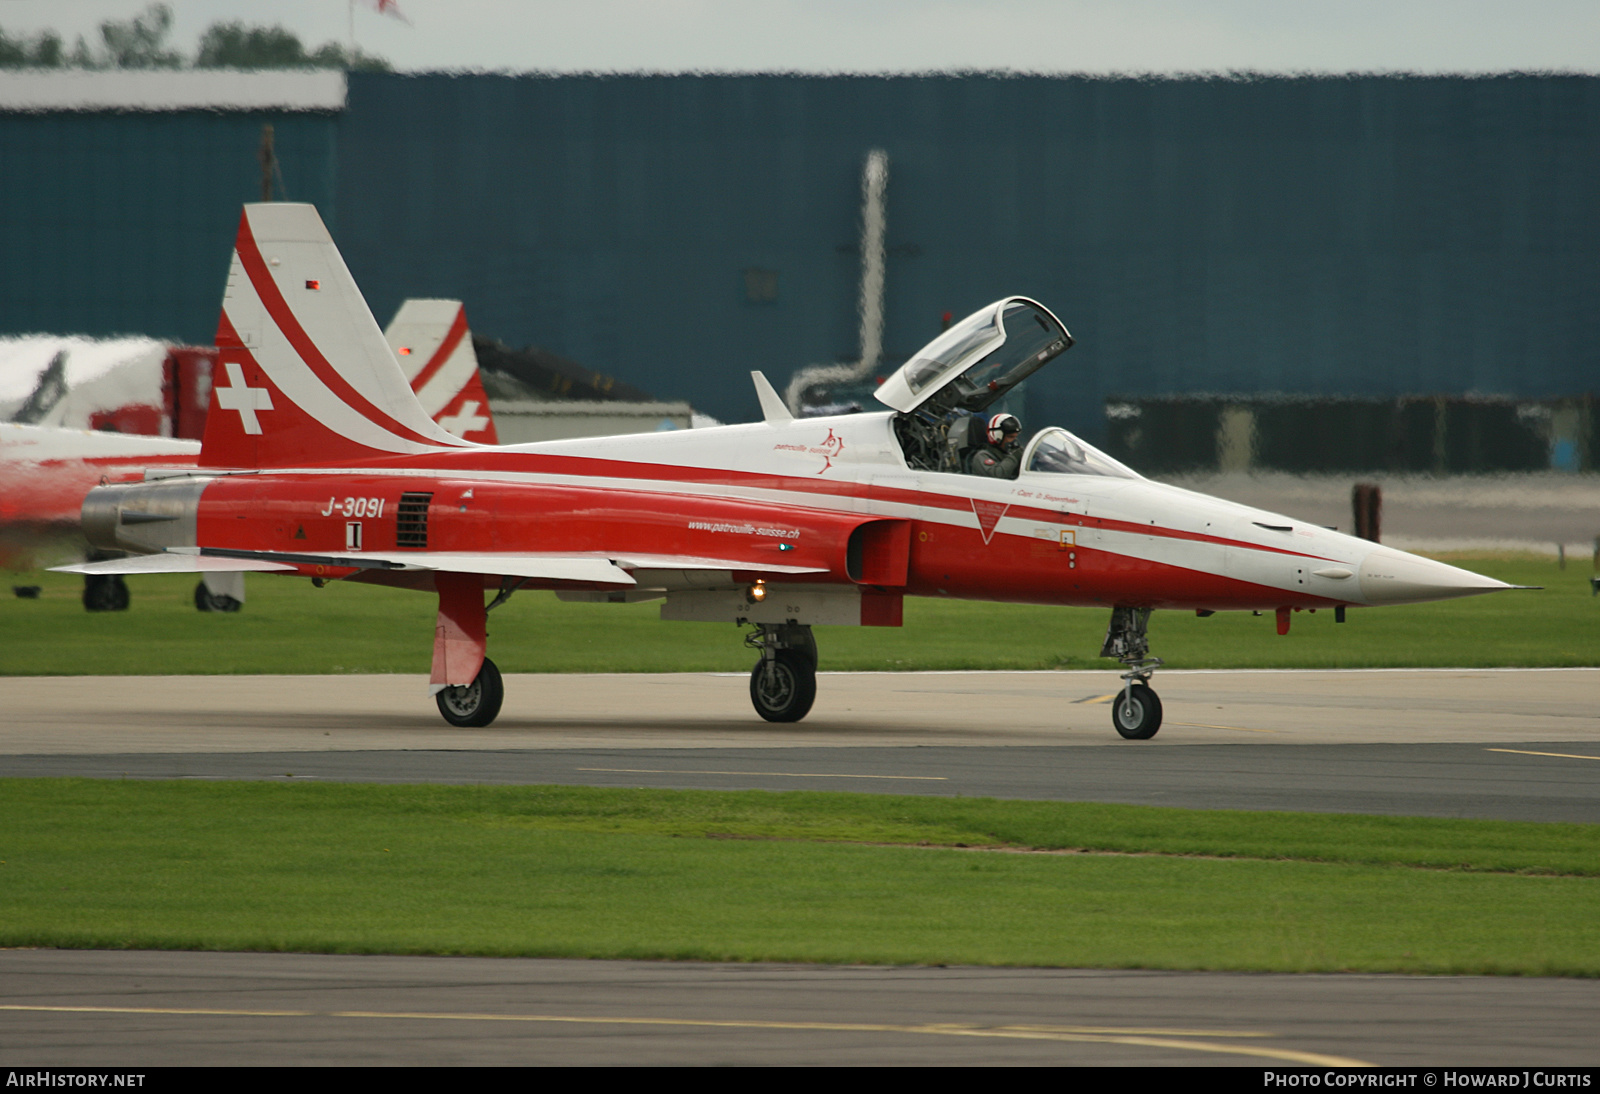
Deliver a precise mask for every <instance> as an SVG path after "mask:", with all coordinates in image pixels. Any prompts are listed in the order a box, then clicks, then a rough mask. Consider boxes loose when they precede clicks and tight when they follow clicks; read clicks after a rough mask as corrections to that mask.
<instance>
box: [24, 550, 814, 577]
mask: <svg viewBox="0 0 1600 1094" xmlns="http://www.w3.org/2000/svg"><path fill="white" fill-rule="evenodd" d="M300 566H329V567H336V568H341V569H357V570H411V571H417V570H433V571H438V572H441V573H458V574H496V575H499V576H502V577H528V578H540V579H543V580H546V581H582V582H591V583H595V584H601V585H634V584H637V582H636V581H635V580H634V578H633V576H632V575H631V574H629V573H628V571H629V570H740V571H749V570H759V571H761V572H771V573H784V574H806V573H823V572H825V571H824V570H823V569H821V568H819V567H815V566H784V565H777V564H772V563H761V564H760V565H752V564H751V563H749V562H742V561H739V560H736V559H717V558H701V557H698V556H688V555H661V554H628V555H619V556H616V557H614V558H613V557H608V556H606V555H604V554H584V555H552V554H511V553H491V552H472V553H454V552H444V551H407V552H406V553H404V554H398V553H397V554H372V553H368V552H365V551H363V552H361V553H359V554H355V553H350V554H325V555H323V554H317V555H313V554H296V553H293V552H287V551H239V550H233V549H230V548H224V547H198V548H197V547H177V548H170V549H168V550H167V551H166V552H164V553H162V554H154V555H136V556H134V557H132V558H115V559H110V560H107V561H104V562H84V563H78V564H77V565H73V566H57V567H54V569H55V570H58V571H60V572H62V573H71V574H187V573H196V572H229V571H232V572H240V571H251V570H263V571H265V570H278V571H282V570H294V569H296V568H297V567H300Z"/></svg>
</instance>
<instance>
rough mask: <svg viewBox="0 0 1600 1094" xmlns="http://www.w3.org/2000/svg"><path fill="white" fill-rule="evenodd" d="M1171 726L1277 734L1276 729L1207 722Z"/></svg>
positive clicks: (1180, 723)
mask: <svg viewBox="0 0 1600 1094" xmlns="http://www.w3.org/2000/svg"><path fill="white" fill-rule="evenodd" d="M1164 724H1165V725H1169V726H1190V727H1192V728H1194V729H1234V730H1238V731H1239V732H1240V733H1276V732H1278V731H1277V730H1275V729H1251V728H1250V727H1248V726H1214V725H1210V724H1208V723H1206V722H1166V723H1164Z"/></svg>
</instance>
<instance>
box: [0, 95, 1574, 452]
mask: <svg viewBox="0 0 1600 1094" xmlns="http://www.w3.org/2000/svg"><path fill="white" fill-rule="evenodd" d="M349 88H350V94H349V102H348V107H347V109H346V110H345V112H344V113H343V114H341V115H339V116H338V117H337V119H336V120H335V119H333V118H331V117H327V116H299V117H280V118H277V119H275V121H276V122H277V124H278V127H279V137H278V141H279V149H280V155H281V157H282V161H283V170H284V174H285V182H286V183H287V186H288V192H289V195H290V196H291V197H293V198H296V199H310V200H314V201H317V202H318V203H319V204H320V205H321V206H322V208H323V211H324V215H325V216H328V219H329V221H330V223H331V224H333V225H334V228H335V234H336V238H338V240H339V242H340V244H341V246H342V247H343V249H344V252H345V255H346V258H347V259H348V261H349V263H350V265H351V268H352V269H353V270H354V272H355V274H356V276H357V278H358V280H359V281H360V282H361V284H362V286H363V288H364V289H365V291H366V293H367V295H368V299H369V301H370V302H371V303H372V305H373V309H374V311H375V312H376V314H377V315H378V316H379V317H380V320H381V319H386V318H387V316H388V315H389V314H391V313H392V311H393V309H394V308H395V307H396V306H397V305H398V304H399V302H400V300H401V299H402V298H403V297H405V296H408V295H450V296H460V297H462V298H463V299H465V300H466V301H467V306H468V314H469V316H470V317H471V319H472V322H473V326H474V329H475V330H476V331H477V332H479V333H480V334H484V335H488V336H491V337H495V338H499V339H502V340H504V341H506V342H508V343H511V344H521V343H536V344H538V345H541V346H545V347H547V348H549V349H551V350H553V351H555V352H557V353H559V354H562V355H564V356H567V357H570V358H572V359H574V360H577V361H579V362H581V363H582V364H583V365H585V366H587V367H589V368H593V369H596V370H599V371H601V372H606V373H610V374H613V375H615V376H617V377H618V378H620V379H622V380H625V381H627V382H628V383H631V384H634V385H635V386H638V387H640V388H643V389H645V390H647V391H650V392H652V393H653V394H655V395H656V396H658V397H661V398H687V399H689V400H691V401H693V402H694V403H695V405H696V406H697V407H699V408H702V409H704V410H706V411H707V412H709V413H711V414H714V415H716V416H718V417H721V418H724V419H729V420H738V419H743V418H749V417H752V416H754V415H755V414H756V403H755V399H754V397H753V395H752V393H751V390H750V384H749V381H748V378H747V376H746V373H747V372H748V370H749V369H751V368H761V369H764V370H766V371H767V373H768V375H769V376H770V377H771V378H772V379H773V380H774V381H775V382H777V383H779V385H780V386H781V385H782V383H783V381H784V380H785V379H786V378H787V377H788V375H789V374H790V373H791V372H792V371H793V370H794V369H796V368H799V367H801V366H803V365H806V364H810V363H817V362H825V361H834V360H838V359H841V358H849V357H851V356H853V355H854V354H855V352H856V349H857V331H856V315H855V301H856V285H857V278H858V276H859V258H858V255H857V252H856V243H857V237H858V231H859V229H858V217H859V207H860V173H861V166H862V161H863V158H864V156H865V155H866V153H867V151H868V150H869V149H871V148H874V147H881V148H884V149H886V150H887V151H888V153H889V156H890V180H889V187H888V266H887V270H888V273H887V324H886V330H885V339H884V343H885V350H886V353H887V354H888V356H889V362H890V363H891V364H892V363H894V362H895V361H896V360H897V359H898V358H900V357H903V356H904V355H905V354H908V353H910V352H912V351H913V350H915V349H916V348H917V346H918V345H920V344H921V343H922V342H923V341H924V340H926V339H927V338H928V337H930V336H931V335H933V334H934V333H936V332H937V331H938V329H939V320H940V316H941V314H942V313H944V312H946V311H952V312H955V313H956V314H957V315H958V316H959V315H961V314H964V313H965V312H967V311H969V310H971V309H973V308H975V307H977V306H979V305H981V304H983V303H985V302H987V301H989V300H992V299H994V298H996V297H998V296H1001V295H1004V294H1007V293H1012V292H1021V293H1026V294H1029V295H1033V296H1037V297H1038V298H1039V299H1041V300H1042V301H1044V302H1045V303H1046V304H1047V305H1049V306H1050V307H1051V308H1053V309H1054V310H1055V311H1057V313H1058V314H1059V315H1061V316H1062V318H1063V319H1064V320H1065V321H1066V323H1067V324H1068V326H1069V327H1070V328H1071V329H1072V330H1073V333H1074V334H1075V335H1077V336H1078V338H1079V340H1080V341H1079V345H1078V346H1077V348H1075V349H1074V350H1073V351H1072V352H1071V353H1070V354H1069V355H1068V356H1067V357H1066V358H1064V359H1063V361H1062V362H1061V367H1059V368H1053V370H1051V371H1049V372H1047V373H1046V374H1045V375H1044V376H1041V377H1040V378H1039V379H1038V380H1036V381H1035V382H1034V383H1033V384H1032V390H1031V391H1030V392H1029V407H1028V413H1029V417H1030V419H1031V421H1030V424H1039V423H1041V422H1042V421H1044V420H1046V419H1049V420H1053V421H1059V422H1062V423H1064V424H1068V425H1070V426H1073V427H1075V428H1079V429H1081V430H1083V431H1085V432H1086V433H1088V434H1089V435H1090V436H1095V437H1098V436H1100V435H1101V434H1102V406H1103V401H1104V398H1105V396H1106V395H1108V394H1127V395H1137V394H1157V393H1183V392H1212V393H1230V392H1236V393H1254V392H1288V393H1304V394H1328V395H1337V394H1351V395H1361V396H1368V397H1375V396H1389V395H1398V394H1403V393H1441V394H1461V393H1466V392H1481V393H1489V394H1497V395H1513V396H1519V397H1527V398H1540V397H1550V396H1561V395H1569V394H1577V393H1580V392H1592V391H1595V390H1596V388H1597V387H1600V381H1597V379H1596V377H1597V374H1600V369H1597V367H1596V357H1597V350H1596V347H1597V346H1600V318H1597V314H1600V313H1597V309H1596V308H1595V306H1594V304H1595V301H1596V299H1597V298H1600V262H1597V254H1600V246H1597V245H1600V209H1597V201H1596V197H1595V189H1596V188H1595V180H1596V174H1597V172H1596V168H1597V167H1600V140H1597V138H1600V79H1596V78H1592V77H1505V78H1486V79H1467V78H1386V77H1356V78H1348V79H1260V80H1249V81H1230V80H1091V79H1049V78H1033V77H1026V78H1023V77H1019V78H990V77H982V76H969V77H931V78H910V77H906V78H873V77H838V78H821V77H816V78H813V77H800V76H726V77H717V76H707V77H698V76H661V77H537V76H530V77H508V76H483V75H473V76H459V77H450V76H444V75H438V76H418V77H407V76H399V75H364V74H352V75H351V77H350V83H349ZM260 122H261V119H260V118H259V117H253V116H244V115H237V116H226V115H198V114H183V115H172V116H159V117H152V116H149V115H127V116H106V115H95V116H47V117H19V116H10V117H0V155H3V157H4V169H3V170H0V218H3V220H0V239H3V241H4V248H5V255H6V262H5V263H4V264H3V272H0V277H4V278H5V279H6V280H5V282H4V290H3V292H0V330H5V331H15V330H24V329H51V330H63V331H64V330H81V331H87V332H90V333H106V332H109V331H112V330H137V331H141V332H145V333H151V334H158V335H167V336H177V337H182V338H191V339H203V338H206V337H209V335H210V334H211V332H212V329H213V325H214V322H215V314H216V303H217V300H218V297H219V293H220V286H221V276H222V270H223V266H224V263H225V259H226V255H227V248H228V244H229V241H230V240H231V236H232V232H233V228H234V225H235V223H236V219H237V210H236V205H237V203H238V202H240V201H242V200H247V199H250V198H252V197H253V196H254V194H255V193H256V192H257V190H258V174H257V168H256V165H255V159H254V153H255V148H256V144H257V142H258V140H259V133H260ZM330 199H331V200H330ZM330 212H331V214H332V215H328V214H329V213H330ZM174 241H176V244H174ZM19 259H21V260H20V261H19ZM747 270H758V271H766V272H767V273H765V274H763V275H761V276H760V278H759V279H758V284H759V285H760V286H763V287H765V288H766V289H770V288H771V287H772V285H773V282H772V279H771V277H770V276H768V275H770V274H771V273H775V274H776V297H775V299H756V300H753V299H751V298H750V297H751V293H750V292H749V291H748V290H749V288H750V285H749V284H747V280H746V277H745V273H746V271H747ZM755 295H756V296H758V297H759V296H762V295H764V293H762V292H758V293H756V294H755Z"/></svg>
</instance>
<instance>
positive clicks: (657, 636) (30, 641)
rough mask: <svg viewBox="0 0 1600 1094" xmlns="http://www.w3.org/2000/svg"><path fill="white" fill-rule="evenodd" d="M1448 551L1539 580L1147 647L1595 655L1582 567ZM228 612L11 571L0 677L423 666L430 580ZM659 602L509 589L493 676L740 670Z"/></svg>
mask: <svg viewBox="0 0 1600 1094" xmlns="http://www.w3.org/2000/svg"><path fill="white" fill-rule="evenodd" d="M1450 561H1452V562H1454V563H1455V564H1457V565H1461V566H1465V567H1467V568H1468V569H1473V570H1476V571H1478V572H1480V573H1485V574H1488V575H1490V576H1492V577H1498V578H1500V579H1502V580H1504V581H1509V582H1511V583H1513V584H1518V585H1543V586H1546V588H1545V589H1544V590H1543V591H1541V592H1506V593H1496V594H1493V595H1490V596H1479V597H1469V598H1467V599H1463V600H1455V601H1445V602H1442V603H1437V604H1419V605H1414V606H1407V607H1397V608H1382V609H1359V610H1352V611H1351V612H1350V613H1349V621H1348V622H1346V623H1344V624H1343V625H1336V624H1335V623H1334V621H1333V617H1332V614H1331V613H1329V612H1318V613H1316V614H1314V615H1312V614H1306V613H1301V614H1299V615H1296V616H1295V617H1294V625H1293V628H1292V630H1291V632H1290V634H1289V635H1288V636H1286V637H1281V638H1280V637H1279V636H1278V635H1277V633H1276V631H1275V628H1274V621H1273V619H1272V617H1271V615H1270V614H1268V615H1264V616H1260V617H1256V616H1252V615H1250V614H1249V613H1237V612H1224V613H1219V614H1217V615H1215V616H1212V617H1211V618H1209V619H1198V618H1196V617H1195V616H1194V615H1192V614H1186V613H1182V612H1158V613H1157V614H1156V615H1155V616H1154V618H1153V619H1152V622H1151V628H1150V633H1151V641H1152V644H1153V648H1154V651H1155V652H1156V653H1157V654H1158V655H1160V656H1161V657H1163V658H1164V659H1165V660H1166V662H1167V665H1168V666H1169V667H1172V668H1267V667H1272V668H1367V667H1385V668H1386V667H1426V666H1452V667H1454V666H1460V667H1485V666H1535V665H1538V666H1558V665H1597V664H1600V600H1597V599H1595V598H1593V597H1591V596H1590V594H1589V585H1588V577H1589V569H1588V567H1587V566H1586V565H1585V566H1578V565H1574V566H1571V567H1569V568H1567V569H1565V570H1561V569H1558V568H1557V566H1556V562H1555V560H1554V559H1543V558H1538V557H1533V556H1527V557H1506V556H1501V557H1487V558H1485V557H1454V558H1451V559H1450ZM248 581H249V590H250V592H249V602H248V603H247V604H246V606H245V609H244V611H242V612H240V613H238V614H237V615H206V614H202V613H200V612H196V611H195V610H194V607H193V602H192V599H191V598H192V593H193V589H194V579H193V578H190V577H173V576H149V577H136V578H130V579H129V581H128V584H129V587H130V589H131V590H132V593H133V607H132V608H131V609H130V610H129V611H127V612H121V613H111V614H97V615H91V614H89V613H87V612H85V611H83V609H82V607H81V606H80V604H79V600H78V596H79V590H80V588H81V584H80V580H79V579H78V578H77V577H75V576H73V575H68V574H51V573H32V574H24V575H16V576H13V577H12V579H11V584H22V585H29V584H32V585H40V586H42V587H43V589H44V594H43V596H42V597H41V598H40V599H38V600H20V599H15V598H12V597H10V596H6V597H4V598H0V674H6V675H72V674H80V673H96V674H144V673H182V674H187V673H306V672H329V673H339V672H408V673H422V672H426V671H427V669H428V660H429V655H430V651H431V649H432V639H433V621H434V606H435V602H434V598H433V597H432V595H431V594H425V593H418V592H408V591H401V590H393V589H383V588H378V587H374V586H368V585H355V584H346V583H334V584H332V585H330V586H328V587H327V588H325V589H320V590H318V589H313V588H312V587H311V586H310V583H309V582H307V581H304V580H297V579H288V578H276V577H271V576H264V575H251V576H250V577H249V579H248ZM658 611H659V605H658V604H635V605H612V604H565V603H562V602H560V601H558V600H556V599H555V597H554V596H553V595H551V594H549V593H519V594H517V595H516V596H514V597H512V599H511V600H510V601H509V602H508V603H507V604H505V605H504V606H502V607H501V608H499V609H497V610H496V611H495V612H494V613H493V614H492V615H491V616H490V617H489V623H490V649H491V651H492V655H493V656H494V658H495V661H496V662H497V663H498V664H499V665H500V667H501V669H502V670H503V671H506V672H703V671H729V672H738V671H744V670H747V669H748V668H749V665H750V661H751V655H750V654H749V652H748V651H746V650H745V649H744V648H743V647H742V646H741V644H740V642H739V638H738V633H737V632H736V630H735V628H734V627H733V626H732V625H719V624H712V623H664V622H662V621H661V620H660V619H659V618H658ZM1106 617H1107V613H1106V612H1105V611H1103V610H1095V609H1087V608H1043V607H1031V606H1027V605H1017V604H978V603H971V602H963V601H949V600H926V599H911V600H908V601H907V602H906V611H905V620H906V625H905V627H903V628H900V629H887V628H861V627H822V628H818V632H817V636H818V642H819V644H820V646H821V650H822V668H823V669H824V670H828V669H855V670H866V669H967V668H989V669H1055V668H1067V669H1084V668H1106V667H1108V666H1109V665H1110V662H1106V661H1102V660H1100V659H1099V658H1098V657H1096V656H1095V654H1096V653H1097V652H1098V651H1099V648H1100V642H1101V640H1102V639H1103V638H1104V636H1105V625H1106Z"/></svg>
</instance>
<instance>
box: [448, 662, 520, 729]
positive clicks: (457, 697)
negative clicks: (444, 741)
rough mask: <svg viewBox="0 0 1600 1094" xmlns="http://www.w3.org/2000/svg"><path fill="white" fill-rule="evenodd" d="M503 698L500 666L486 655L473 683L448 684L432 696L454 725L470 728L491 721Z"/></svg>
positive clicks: (498, 711)
mask: <svg viewBox="0 0 1600 1094" xmlns="http://www.w3.org/2000/svg"><path fill="white" fill-rule="evenodd" d="M505 698H506V688H505V684H503V683H502V682H501V680H500V670H499V669H498V668H496V667H495V663H494V662H493V661H491V660H489V659H488V658H487V657H485V658H484V659H483V667H482V668H481V669H479V670H478V675H477V676H476V677H474V678H473V681H472V683H470V684H462V685H461V686H460V687H447V688H445V689H443V690H442V691H440V692H439V694H438V695H437V696H435V699H436V700H437V701H438V703H439V713H440V714H443V715H444V720H445V721H447V722H449V723H450V724H451V725H453V726H463V727H473V728H477V727H482V726H486V725H488V724H489V723H490V722H492V721H494V719H495V715H497V714H499V713H500V704H501V703H503V702H504V701H505Z"/></svg>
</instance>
